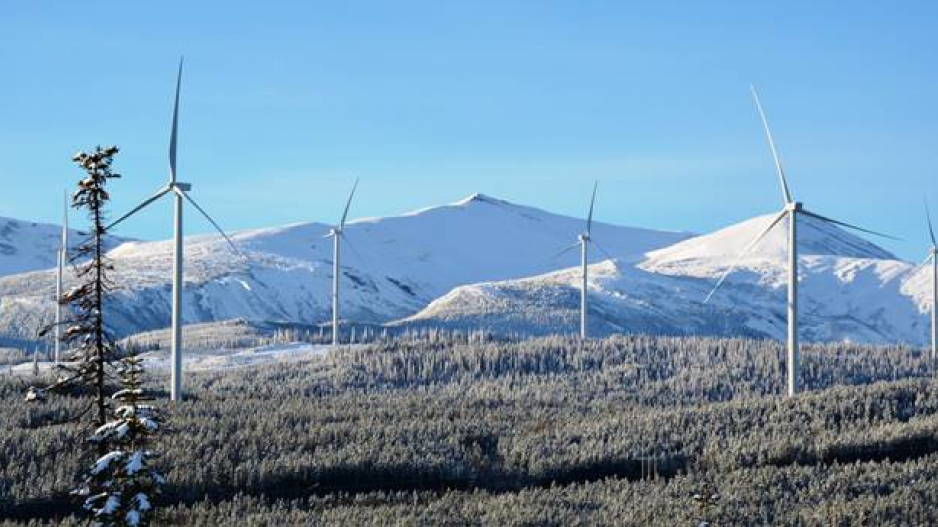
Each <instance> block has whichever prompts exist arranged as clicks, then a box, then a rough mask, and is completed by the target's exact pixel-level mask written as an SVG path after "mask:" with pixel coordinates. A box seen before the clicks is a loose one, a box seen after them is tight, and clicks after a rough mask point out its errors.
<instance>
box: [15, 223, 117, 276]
mask: <svg viewBox="0 0 938 527" xmlns="http://www.w3.org/2000/svg"><path fill="white" fill-rule="evenodd" d="M85 237H86V235H85V234H83V233H82V232H80V231H77V230H71V229H70V230H69V247H70V248H74V247H76V246H77V245H78V244H79V243H80V242H81V240H82V239H84V238H85ZM61 239H62V227H61V226H59V225H50V224H46V223H36V222H30V221H23V220H17V219H13V218H5V217H0V276H7V275H12V274H17V273H26V272H30V271H39V270H41V269H50V268H52V267H54V266H55V265H56V262H57V261H58V260H57V259H58V250H59V244H60V243H61ZM124 241H126V240H125V239H123V238H108V241H107V246H108V247H116V246H117V245H119V244H121V243H123V242H124Z"/></svg>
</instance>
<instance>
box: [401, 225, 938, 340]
mask: <svg viewBox="0 0 938 527" xmlns="http://www.w3.org/2000/svg"><path fill="white" fill-rule="evenodd" d="M772 219H773V218H772V217H771V216H763V217H758V218H753V219H751V220H747V221H744V222H742V223H739V224H737V225H733V226H731V227H728V228H726V229H723V230H720V231H718V232H715V233H712V234H708V235H704V236H698V237H695V238H691V239H688V240H686V241H683V242H679V243H677V244H675V245H672V246H669V247H666V248H663V249H659V250H656V251H652V252H650V253H649V254H648V255H647V256H646V257H645V258H644V259H642V260H640V261H638V262H634V261H633V262H630V261H626V260H618V259H617V260H616V261H606V262H602V263H599V264H594V265H592V266H591V269H590V280H589V293H590V295H591V296H590V298H591V318H590V326H591V331H593V332H594V333H598V334H602V333H609V332H620V331H631V332H651V333H661V334H705V335H749V336H758V337H769V338H778V339H782V338H784V335H785V324H786V318H785V306H786V290H785V287H786V274H785V271H786V267H785V258H786V254H787V248H786V247H787V246H786V243H787V239H786V236H787V224H785V223H783V224H782V225H779V226H778V227H776V229H775V230H773V232H772V233H770V234H769V235H768V236H767V237H766V238H765V239H764V240H763V241H762V242H761V243H760V244H759V245H758V246H757V247H756V248H755V249H754V250H753V251H752V252H751V253H750V254H749V255H748V256H747V257H746V258H744V259H743V260H742V261H741V262H740V266H739V268H738V270H737V271H736V272H735V273H733V274H732V275H730V277H729V278H728V280H727V282H726V283H725V284H724V285H723V287H722V288H721V290H720V291H719V292H718V293H717V294H716V295H715V296H714V297H713V299H711V301H710V302H709V303H708V304H706V305H704V304H703V300H704V298H706V296H707V293H708V292H709V291H710V289H711V288H712V287H713V285H714V283H715V282H716V280H717V279H718V278H719V276H721V275H722V274H723V273H724V272H725V270H726V269H727V268H728V267H729V266H731V265H732V264H733V262H734V261H735V260H736V258H737V256H738V255H739V253H740V252H741V251H742V250H743V248H744V247H745V246H747V245H748V244H749V243H750V242H751V241H752V239H753V238H754V237H755V236H756V235H757V234H758V233H759V232H760V231H761V230H762V229H763V228H765V227H766V226H767V224H768V222H770V221H772ZM597 239H598V240H602V238H601V237H600V236H597ZM799 250H800V251H801V255H800V270H799V274H800V277H801V290H800V294H801V305H802V310H801V320H800V322H801V323H800V327H801V331H802V337H803V338H804V339H805V340H809V341H810V340H813V341H835V340H852V341H858V342H870V343H895V342H906V343H911V344H924V343H925V342H926V340H927V335H928V320H927V313H928V312H929V311H930V309H931V298H930V294H929V291H930V286H931V282H930V278H929V277H928V273H927V272H925V271H924V270H919V271H917V272H916V270H915V266H914V265H913V264H910V263H907V262H903V261H900V260H898V259H897V258H896V257H895V256H893V255H892V254H890V253H889V252H887V251H885V250H883V249H881V248H879V247H877V246H876V245H874V244H872V243H870V242H868V241H865V240H863V239H860V238H858V237H857V236H854V235H853V234H851V233H848V232H846V231H844V230H842V229H840V228H838V227H835V226H831V225H829V224H825V223H822V222H819V221H817V220H814V219H812V218H799ZM578 280H579V269H576V268H572V269H565V270H562V271H557V272H552V273H548V274H545V275H541V276H535V277H530V278H524V279H520V280H509V281H501V282H490V283H484V284H476V285H469V286H463V287H459V288H456V289H455V290H453V291H451V292H450V293H448V294H446V295H445V296H443V297H442V298H440V299H438V300H436V301H435V302H433V303H431V304H430V305H429V306H428V307H427V308H426V309H424V310H423V311H421V312H420V313H418V314H416V315H414V316H411V317H408V318H407V319H405V320H404V321H402V322H401V323H403V324H414V325H433V326H448V327H463V328H490V329H493V330H501V331H520V332H529V333H553V332H575V331H576V328H577V324H578V316H579V314H578V309H579V296H578V287H579V282H578Z"/></svg>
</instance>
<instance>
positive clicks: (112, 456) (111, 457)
mask: <svg viewBox="0 0 938 527" xmlns="http://www.w3.org/2000/svg"><path fill="white" fill-rule="evenodd" d="M123 456H124V453H123V452H121V451H119V450H114V451H112V452H108V453H107V454H104V455H103V456H101V457H99V458H98V460H97V461H95V463H94V466H93V467H91V473H92V474H95V475H97V474H100V473H102V472H104V471H105V470H107V469H108V468H109V467H110V466H111V463H113V462H114V461H117V460H119V459H120V458H122V457H123Z"/></svg>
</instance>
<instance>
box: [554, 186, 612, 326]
mask: <svg viewBox="0 0 938 527" xmlns="http://www.w3.org/2000/svg"><path fill="white" fill-rule="evenodd" d="M598 188H599V182H598V181H597V182H595V183H593V197H592V199H590V210H589V214H587V216H586V231H584V232H582V233H581V234H580V235H579V236H577V242H576V243H574V244H573V245H571V246H569V247H567V248H566V249H564V250H562V251H560V252H559V253H557V255H556V256H554V258H559V257H560V256H561V255H563V254H566V253H567V252H569V251H572V250H573V249H576V248H577V247H579V248H580V338H581V339H585V338H587V336H588V335H587V333H588V331H587V312H588V307H589V305H588V297H587V281H588V278H589V275H588V273H589V271H588V267H587V264H588V260H589V258H588V257H589V254H588V251H589V249H588V246H589V244H591V243H592V244H593V245H595V246H596V249H598V250H599V252H601V253H603V255H605V256H606V257H607V258H610V259H612V256H610V255H609V253H607V252H606V251H605V250H603V248H602V247H600V245H599V244H598V243H596V240H594V239H593V237H592V230H593V208H594V206H595V205H596V190H597V189H598Z"/></svg>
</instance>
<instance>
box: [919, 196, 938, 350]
mask: <svg viewBox="0 0 938 527" xmlns="http://www.w3.org/2000/svg"><path fill="white" fill-rule="evenodd" d="M925 220H926V221H927V222H928V235H929V237H930V238H931V248H930V249H929V250H928V257H927V258H925V261H924V262H922V266H925V265H928V262H929V261H931V362H932V365H935V364H938V305H936V304H938V241H935V229H934V227H932V223H931V212H930V211H929V210H928V202H927V201H926V202H925Z"/></svg>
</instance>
